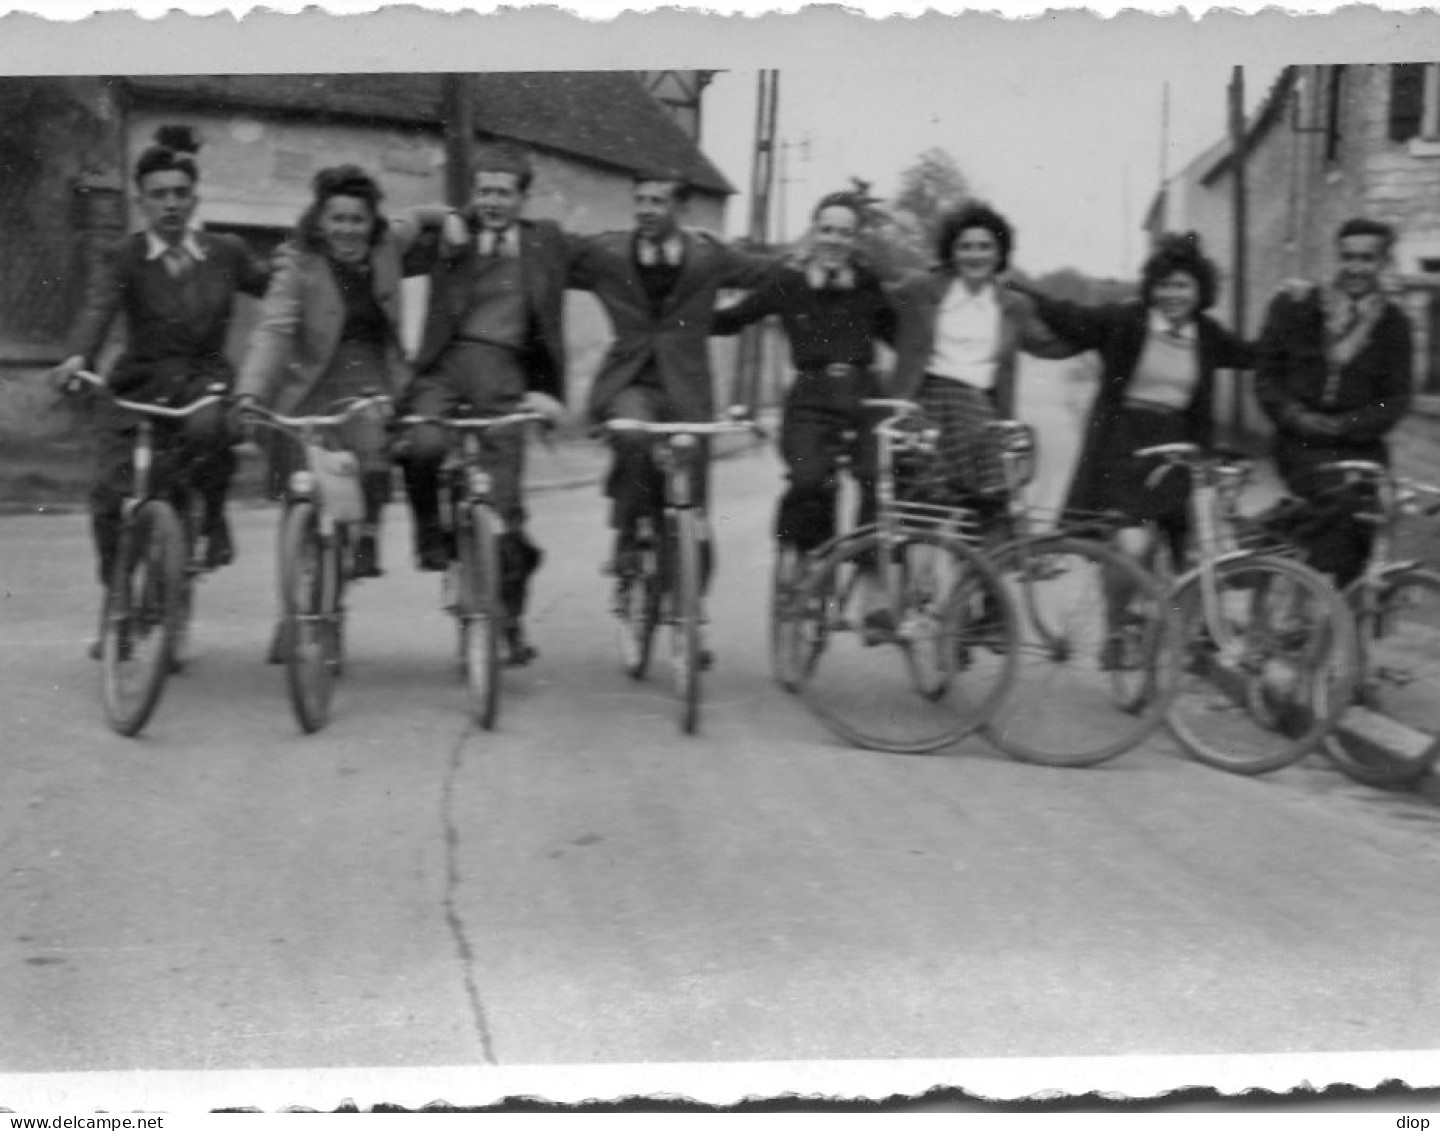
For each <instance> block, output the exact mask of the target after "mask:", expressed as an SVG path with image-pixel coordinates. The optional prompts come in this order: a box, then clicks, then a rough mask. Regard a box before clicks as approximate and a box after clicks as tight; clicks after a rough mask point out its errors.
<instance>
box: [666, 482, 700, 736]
mask: <svg viewBox="0 0 1440 1131" xmlns="http://www.w3.org/2000/svg"><path fill="white" fill-rule="evenodd" d="M666 529H667V533H666V538H665V548H664V558H665V559H667V560H666V561H664V562H662V571H661V573H662V576H664V577H665V578H667V579H668V581H669V586H668V589H669V605H670V607H669V617H668V618H667V619H668V620H669V622H670V663H671V670H672V671H673V672H674V678H675V694H676V696H677V697H678V698H679V700H680V729H681V730H682V731H683V732H684V733H686V734H694V733H695V732H696V730H698V729H699V726H700V668H701V658H700V533H699V530H698V523H697V520H696V518H695V513H694V512H693V511H690V510H681V511H677V512H676V513H675V515H674V517H673V519H667V522H666Z"/></svg>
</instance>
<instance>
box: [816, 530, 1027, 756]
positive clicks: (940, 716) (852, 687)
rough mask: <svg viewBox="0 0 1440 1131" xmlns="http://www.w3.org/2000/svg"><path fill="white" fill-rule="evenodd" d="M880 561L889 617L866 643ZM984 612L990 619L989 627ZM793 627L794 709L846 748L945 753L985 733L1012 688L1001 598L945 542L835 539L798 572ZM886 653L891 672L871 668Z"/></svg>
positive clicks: (1008, 628)
mask: <svg viewBox="0 0 1440 1131" xmlns="http://www.w3.org/2000/svg"><path fill="white" fill-rule="evenodd" d="M882 554H888V555H890V562H891V565H890V568H892V569H894V570H895V571H896V573H895V574H894V576H896V577H898V578H899V586H898V591H899V598H900V601H899V605H900V607H899V609H898V610H894V609H891V610H889V611H888V613H887V614H886V619H888V620H890V621H893V624H891V625H889V626H887V627H885V628H884V629H883V631H881V632H879V633H876V632H874V631H872V628H871V625H870V619H871V617H873V616H874V615H875V613H876V612H877V611H878V610H875V609H871V610H869V611H867V610H866V608H865V606H866V603H867V602H866V598H865V588H866V585H867V581H866V578H867V576H870V577H873V576H874V573H873V568H872V566H873V563H877V562H879V561H880V555H882ZM985 608H988V609H989V610H990V611H991V612H993V613H994V615H995V619H994V620H993V621H991V622H989V623H982V621H983V620H984V618H983V616H982V615H981V614H980V613H979V610H981V609H985ZM897 611H898V614H899V615H898V617H896V615H895V613H896V612H897ZM797 617H798V620H799V628H798V631H797V634H796V639H797V641H798V655H797V657H796V672H797V675H798V678H799V681H800V691H799V694H800V699H801V701H802V702H803V703H804V704H805V706H806V708H807V709H808V710H809V711H810V712H811V713H812V714H813V715H814V716H815V717H816V718H817V719H819V720H820V722H821V723H823V724H824V725H825V726H826V727H827V728H828V729H829V730H830V731H831V732H832V733H833V734H835V735H837V736H838V737H840V738H842V739H844V740H845V741H847V742H849V743H851V744H852V745H855V746H860V747H865V748H867V749H871V750H882V751H886V752H888V753H896V754H925V753H932V752H934V751H936V750H939V749H942V748H943V747H946V746H950V745H953V744H954V743H956V742H958V741H960V740H961V739H962V738H964V737H966V736H967V735H969V734H971V733H973V732H974V731H976V730H977V729H979V728H980V727H982V726H983V725H984V724H985V723H986V721H988V719H989V718H990V717H991V716H992V715H993V714H994V713H995V711H997V710H998V709H999V708H1000V705H1001V703H1002V702H1003V700H1004V696H1005V694H1006V693H1007V692H1008V690H1009V685H1010V683H1011V681H1012V680H1013V679H1014V672H1015V664H1016V657H1015V648H1014V643H1015V612H1014V608H1013V604H1012V602H1011V599H1010V595H1009V594H1008V593H1007V592H1006V590H1005V587H1004V584H1003V583H1002V582H1001V580H1000V577H999V575H998V574H997V573H996V571H995V569H994V567H993V566H992V565H991V564H990V563H989V562H988V561H987V560H986V559H985V558H984V557H983V556H982V555H981V554H980V553H978V552H977V551H976V550H974V549H973V548H972V547H970V546H968V545H967V544H965V543H964V542H963V541H962V540H961V539H959V538H957V537H955V536H953V535H948V534H944V533H941V532H938V531H932V530H907V529H902V530H901V531H899V532H898V533H897V534H896V535H893V536H891V535H886V534H881V533H880V532H879V531H878V530H876V529H874V528H870V529H867V530H862V531H857V532H856V533H854V534H852V535H850V536H848V537H846V538H844V539H841V540H840V541H839V542H837V543H836V544H835V545H834V546H833V547H831V548H830V550H828V551H827V552H826V553H825V554H824V556H823V557H821V558H820V560H819V561H818V562H816V563H815V564H814V565H813V566H812V567H811V568H810V569H809V570H808V571H807V573H806V577H805V581H804V583H803V585H802V586H801V589H800V593H799V596H798V600H797ZM882 646H883V648H882ZM877 649H880V650H879V651H877ZM897 653H898V657H899V663H898V664H897V665H894V666H891V667H885V668H882V667H881V665H880V663H878V662H877V657H890V658H892V659H893V658H894V657H895V655H896V654H897Z"/></svg>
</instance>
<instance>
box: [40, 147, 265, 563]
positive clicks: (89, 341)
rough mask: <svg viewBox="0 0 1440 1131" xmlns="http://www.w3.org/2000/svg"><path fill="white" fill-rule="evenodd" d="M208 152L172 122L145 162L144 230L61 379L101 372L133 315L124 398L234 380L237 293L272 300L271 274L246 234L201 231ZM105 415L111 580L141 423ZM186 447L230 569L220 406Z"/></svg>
mask: <svg viewBox="0 0 1440 1131" xmlns="http://www.w3.org/2000/svg"><path fill="white" fill-rule="evenodd" d="M198 148H199V145H198V142H196V141H195V139H194V138H193V136H191V133H190V130H189V129H188V128H187V127H177V126H165V127H162V128H161V129H160V130H159V131H158V132H157V134H156V144H155V145H153V146H151V147H150V148H148V149H146V150H145V151H144V152H143V153H142V154H141V155H140V158H139V159H138V160H137V162H136V165H135V185H136V189H137V193H136V197H135V199H136V203H137V204H138V205H139V208H140V212H141V214H142V215H143V216H144V218H145V229H144V230H143V231H141V232H137V233H135V234H134V235H131V236H129V237H127V238H126V239H124V240H122V241H121V242H120V243H119V244H117V245H115V246H114V247H112V248H110V249H108V250H107V252H106V253H105V255H104V257H103V259H102V260H101V262H100V263H99V264H98V265H97V268H96V270H95V272H94V273H93V274H92V276H91V277H90V279H89V280H88V283H87V287H86V291H85V297H84V300H83V303H82V306H81V313H80V317H79V320H78V322H77V323H76V325H75V328H74V330H73V331H72V333H71V335H70V341H69V344H68V349H67V353H68V355H69V356H67V358H66V359H65V361H63V362H62V363H61V364H60V365H59V366H57V367H56V369H55V371H54V377H55V379H56V380H57V381H59V382H62V383H63V382H64V381H66V380H67V379H68V378H69V377H70V376H72V375H73V374H74V373H75V372H77V371H79V370H81V369H87V368H94V366H95V363H96V357H97V355H98V354H99V353H100V350H101V347H102V346H103V345H104V344H105V340H106V337H107V335H108V332H109V329H110V326H111V324H112V323H113V322H114V320H115V318H116V316H117V315H119V314H121V313H122V312H123V313H124V316H125V328H126V335H125V337H126V342H125V349H124V351H123V353H121V355H120V357H119V359H118V360H117V361H116V362H115V365H114V367H113V368H112V370H111V372H110V375H109V378H108V380H109V384H110V387H111V388H112V389H114V390H115V392H116V393H118V394H120V395H121V396H124V397H127V398H129V399H132V400H141V401H156V402H164V403H167V404H171V405H177V406H178V405H184V404H187V403H189V402H190V401H193V400H195V399H197V398H198V397H200V396H202V395H204V393H205V391H206V390H207V388H208V387H209V386H210V385H212V384H214V383H217V382H218V383H220V384H223V385H225V386H227V387H228V386H229V385H230V384H231V383H232V381H233V379H234V372H233V370H232V368H231V366H230V363H229V361H228V360H227V359H226V358H225V356H224V352H223V351H224V347H225V338H226V334H227V332H228V331H229V328H230V318H231V315H232V312H233V310H234V306H235V298H236V296H237V295H239V294H247V295H251V296H254V297H256V298H258V297H260V296H261V295H263V294H264V293H265V287H266V285H267V283H268V282H269V279H270V268H269V265H268V264H264V263H262V262H260V261H259V260H258V259H257V258H255V257H254V256H252V255H251V254H250V252H249V250H248V249H247V248H246V246H245V244H244V242H243V241H242V240H240V239H239V238H237V237H235V236H230V235H221V234H213V233H210V232H203V231H200V230H199V229H197V228H195V227H193V226H192V220H193V218H194V214H195V209H196V206H197V205H198V204H199V199H200V198H199V196H198V195H197V194H196V192H195V186H196V184H197V183H198V181H199V178H200V173H199V169H198V167H197V166H196V163H195V158H194V153H195V151H196V150H197V149H198ZM99 411H100V415H99V419H98V426H97V434H98V443H97V468H96V476H95V485H94V487H93V489H92V490H91V495H90V499H91V510H92V521H93V527H94V534H95V543H96V549H97V551H98V557H99V572H100V580H101V584H102V585H107V584H108V579H109V576H110V569H111V563H112V562H113V560H114V556H115V551H116V547H117V542H118V537H119V528H120V506H121V501H122V499H123V497H124V493H125V491H126V490H127V489H128V487H129V484H130V482H131V480H132V470H131V467H130V462H131V456H132V452H133V448H134V437H135V427H136V425H135V421H134V419H133V417H131V416H130V415H129V414H127V413H124V412H122V411H120V410H119V409H116V408H114V407H113V406H104V407H102V408H101V409H100V410H99ZM160 435H161V438H162V439H165V438H167V437H168V436H169V435H170V430H169V429H168V428H165V427H163V426H161V430H160ZM178 440H179V444H178V450H177V453H176V454H177V456H178V459H179V466H181V467H183V468H185V472H184V474H185V475H186V476H187V478H188V482H189V484H190V485H191V486H193V487H194V488H195V489H196V490H197V491H199V493H200V495H201V497H202V498H203V500H204V503H205V518H204V525H203V529H202V530H201V534H202V536H203V537H204V538H205V563H206V565H208V566H210V567H212V568H213V567H216V566H221V565H225V564H226V563H228V562H229V561H230V560H231V559H232V557H233V556H234V545H233V542H232V539H231V536H230V528H229V525H228V523H227V522H226V518H225V497H226V494H227V493H228V491H229V486H230V480H231V477H232V476H233V474H234V470H235V457H234V453H233V452H232V451H231V447H230V445H231V442H232V438H231V436H230V433H229V431H228V429H227V428H226V425H225V416H224V412H223V410H222V409H221V408H220V406H218V405H217V406H214V407H213V408H212V409H207V410H203V411H202V412H199V413H197V414H195V415H194V416H191V417H189V418H188V419H187V420H186V421H185V423H184V424H183V426H181V427H180V429H179V430H178Z"/></svg>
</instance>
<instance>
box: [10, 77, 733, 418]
mask: <svg viewBox="0 0 1440 1131" xmlns="http://www.w3.org/2000/svg"><path fill="white" fill-rule="evenodd" d="M688 74H690V73H688V72H654V73H648V74H641V73H637V72H632V71H609V72H543V73H541V72H533V73H513V74H476V75H470V76H467V81H468V84H469V87H470V90H471V92H472V95H473V118H474V126H475V133H476V137H477V139H478V140H480V141H482V142H483V141H486V140H493V139H500V140H505V141H508V142H511V143H517V144H519V145H521V146H523V147H524V148H525V149H526V150H527V151H528V152H529V153H530V155H531V158H532V160H533V161H534V163H535V167H536V177H535V183H534V185H533V187H532V189H531V194H530V197H531V198H530V205H529V214H530V215H532V216H536V217H543V218H549V219H554V220H558V221H560V222H561V223H563V224H564V225H565V226H566V227H567V228H569V229H570V230H572V231H576V232H582V233H587V232H597V231H604V230H609V229H615V228H625V227H629V226H630V224H631V222H632V221H631V187H632V178H633V176H634V174H635V173H636V172H640V171H657V172H664V173H671V174H674V175H677V176H680V177H683V178H685V179H686V180H687V181H688V182H689V183H690V184H691V185H692V186H693V189H694V195H693V197H692V202H691V205H690V209H689V214H688V217H687V222H688V223H692V224H695V225H698V226H701V227H706V228H709V229H712V230H714V231H720V230H722V229H723V226H724V208H725V203H726V199H727V198H728V196H729V195H730V194H731V193H732V192H733V191H734V190H733V188H732V187H731V185H730V184H729V182H728V181H727V180H726V178H725V177H724V176H723V175H722V174H721V173H720V171H719V170H718V169H717V168H716V167H715V166H714V165H713V164H712V163H711V162H710V161H709V159H707V158H706V157H705V155H704V154H703V153H702V152H701V151H700V149H699V148H698V145H697V143H696V140H695V137H696V135H697V134H698V130H699V121H700V92H701V91H702V90H703V87H704V82H703V81H700V80H691V79H687V77H686V76H687V75H688ZM656 76H660V77H659V78H657V77H656ZM443 81H444V80H443V76H440V75H403V74H368V75H230V76H203V75H200V76H196V75H137V76H124V77H86V78H71V77H50V78H0V247H3V248H4V249H5V250H4V254H3V255H0V431H10V432H15V431H21V432H25V431H33V430H34V429H35V428H37V427H43V426H44V424H43V420H42V418H41V417H40V416H38V415H37V414H36V412H35V410H34V404H33V403H32V402H34V401H35V398H36V397H37V396H38V395H39V394H38V392H37V389H36V382H35V381H34V377H35V375H36V374H37V373H38V372H39V371H40V370H42V369H43V368H45V367H47V366H49V365H52V364H54V362H56V361H57V360H59V350H60V346H61V342H62V341H63V337H64V334H65V332H66V330H67V328H68V326H69V325H70V322H71V320H72V318H73V316H74V312H75V308H76V304H77V301H78V298H79V294H80V289H81V286H82V283H83V276H84V274H85V269H86V264H87V262H88V261H89V260H90V258H91V257H92V255H93V252H94V249H95V248H96V247H98V246H100V245H102V244H103V243H104V242H105V241H108V240H110V239H113V238H115V237H117V236H119V235H121V234H123V233H124V232H126V231H128V230H131V229H132V228H133V227H136V226H138V220H137V219H136V217H135V215H134V214H133V208H134V205H133V201H132V198H131V196H132V188H133V186H132V185H131V183H130V180H129V170H130V168H131V166H132V165H133V159H134V157H135V156H137V155H138V154H139V153H140V151H141V150H142V149H143V148H144V147H145V146H146V145H148V144H149V143H150V141H151V139H152V137H153V135H154V132H155V129H156V127H157V126H159V125H162V124H165V123H171V122H173V123H181V124H186V125H190V126H192V127H193V128H194V129H195V131H196V133H197V134H198V135H199V137H200V138H201V140H202V142H203V148H202V149H201V153H200V161H201V166H202V181H201V184H200V186H199V191H200V197H201V204H200V209H199V212H198V215H197V219H198V221H199V222H200V223H201V224H202V225H203V226H205V227H206V228H209V229H211V230H217V231H228V232H233V233H236V234H238V235H241V236H242V237H244V238H245V239H246V240H248V241H249V242H251V244H252V245H253V246H255V247H256V248H257V250H261V251H265V250H268V249H269V248H270V247H271V246H273V245H274V244H275V243H276V242H277V241H278V240H280V239H281V238H283V237H284V235H285V234H286V232H287V231H288V230H289V229H290V228H291V226H292V225H293V224H294V223H295V220H296V219H297V217H298V216H299V214H300V212H301V210H302V209H303V207H304V206H305V203H306V202H307V200H308V198H309V189H310V180H311V177H312V176H313V175H314V173H315V172H316V171H317V170H318V169H320V168H323V167H325V166H327V165H334V164H339V163H342V162H354V163H355V164H358V165H360V166H362V167H364V168H366V169H368V170H370V171H371V172H372V173H373V174H374V175H375V176H376V177H377V179H378V180H379V181H380V182H381V184H382V186H383V188H384V190H385V193H386V207H387V208H389V209H400V208H404V207H406V206H409V205H414V204H421V203H429V202H434V201H439V200H443V198H444V195H445V176H444V173H445V168H444V165H445V149H444V136H443V124H442V106H443ZM647 84H648V85H647ZM650 86H654V87H655V88H656V91H657V94H663V95H665V97H666V102H664V103H662V102H661V101H660V100H659V99H658V98H657V97H656V96H655V95H652V94H651V93H650V90H649V87H650ZM677 92H680V93H686V92H688V94H689V97H688V98H685V99H681V98H679V97H678V96H677ZM680 102H684V105H678V103H680ZM417 285H418V287H420V288H421V289H420V290H419V291H415V290H412V291H411V292H410V296H409V297H412V298H423V287H424V283H423V281H421V282H419V283H418V284H411V286H412V287H414V286H417ZM568 301H569V303H570V306H569V309H567V319H566V327H567V337H568V338H569V343H570V353H571V374H570V377H571V390H572V397H573V398H574V399H576V400H580V399H582V398H583V396H584V392H585V386H586V383H587V382H588V380H589V376H590V374H591V373H593V372H594V370H595V368H596V366H597V364H598V361H599V357H600V354H601V353H602V352H603V349H604V347H605V345H606V344H607V342H608V325H607V323H606V320H605V318H604V315H603V314H602V313H601V311H600V310H599V307H598V306H597V305H596V304H595V303H594V301H593V300H592V299H590V297H589V296H588V295H579V294H576V295H572V296H571V297H570V299H569V300H568ZM410 306H411V308H412V309H414V310H417V313H418V304H417V303H411V304H410ZM251 320H253V311H251V312H249V313H248V314H247V316H245V317H242V318H241V319H240V320H239V323H238V325H237V327H236V333H235V334H234V336H233V338H234V340H233V341H232V343H231V345H232V352H235V353H238V352H239V351H240V350H242V349H243V347H244V340H245V337H246V334H247V331H248V329H249V325H250V323H251ZM729 368H730V367H729V366H722V367H719V368H718V369H717V371H718V372H728V371H729Z"/></svg>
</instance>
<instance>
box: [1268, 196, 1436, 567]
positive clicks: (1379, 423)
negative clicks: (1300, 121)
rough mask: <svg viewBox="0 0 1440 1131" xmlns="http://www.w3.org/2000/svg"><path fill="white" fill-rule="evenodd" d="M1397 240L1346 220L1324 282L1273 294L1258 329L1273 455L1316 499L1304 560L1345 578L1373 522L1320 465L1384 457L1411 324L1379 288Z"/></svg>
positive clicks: (1290, 479)
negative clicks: (1331, 272) (1360, 515)
mask: <svg viewBox="0 0 1440 1131" xmlns="http://www.w3.org/2000/svg"><path fill="white" fill-rule="evenodd" d="M1394 242H1395V232H1394V230H1393V229H1392V228H1390V227H1389V226H1388V225H1386V224H1382V223H1379V222H1378V221H1375V220H1369V219H1364V218H1357V219H1353V220H1348V221H1346V222H1345V223H1344V224H1343V225H1341V227H1340V230H1339V232H1338V233H1337V235H1336V251H1337V255H1338V259H1339V269H1338V270H1337V272H1336V274H1335V277H1334V280H1333V282H1332V284H1331V286H1330V287H1328V288H1311V289H1310V290H1309V291H1308V293H1303V294H1298V293H1295V291H1294V290H1293V289H1289V290H1285V291H1282V292H1281V293H1280V294H1278V295H1276V297H1275V298H1274V299H1273V300H1272V301H1271V304H1270V309H1269V311H1268V313H1267V315H1266V318H1265V327H1264V330H1263V331H1262V332H1261V336H1260V344H1259V360H1258V363H1257V366H1256V370H1255V392H1256V395H1257V396H1258V398H1259V400H1260V404H1261V406H1262V407H1263V408H1264V410H1265V413H1266V415H1267V416H1269V417H1270V420H1271V421H1272V423H1273V424H1274V426H1275V435H1274V439H1273V441H1272V450H1273V452H1274V456H1275V462H1276V465H1277V466H1278V468H1279V471H1280V474H1281V476H1282V477H1283V478H1284V480H1285V484H1286V486H1287V487H1288V488H1289V489H1290V490H1291V491H1293V492H1294V493H1295V494H1297V495H1299V496H1300V497H1302V498H1310V499H1317V500H1318V501H1319V503H1320V513H1318V514H1317V516H1316V520H1315V521H1314V523H1313V524H1311V523H1307V526H1306V531H1305V533H1303V534H1302V541H1304V543H1305V545H1306V549H1307V550H1308V553H1309V559H1310V562H1311V564H1312V565H1314V566H1315V567H1316V568H1317V569H1320V570H1322V571H1324V572H1326V573H1330V574H1332V575H1334V577H1335V579H1336V583H1337V584H1339V585H1342V586H1343V585H1347V584H1349V582H1350V581H1352V580H1354V579H1355V578H1356V577H1358V576H1359V575H1360V573H1361V571H1362V570H1363V569H1364V567H1365V562H1366V561H1367V560H1368V558H1369V555H1370V546H1371V542H1372V541H1373V529H1372V527H1370V526H1369V525H1368V524H1366V523H1364V522H1361V521H1359V520H1357V519H1356V518H1355V517H1354V512H1355V511H1356V510H1357V509H1358V510H1363V509H1365V501H1364V500H1363V499H1360V498H1358V497H1351V498H1344V497H1341V498H1337V497H1336V496H1335V495H1334V492H1333V489H1334V487H1335V485H1336V480H1335V479H1334V478H1333V477H1330V476H1326V475H1324V474H1321V473H1318V471H1317V469H1318V468H1319V467H1320V466H1321V465H1322V464H1325V463H1329V462H1332V461H1335V460H1345V459H1358V460H1372V461H1375V462H1377V463H1388V462H1389V451H1388V448H1387V446H1386V443H1385V437H1386V435H1387V434H1388V433H1389V432H1390V430H1391V429H1393V428H1394V427H1395V426H1396V425H1397V424H1398V423H1399V422H1400V420H1401V419H1402V418H1403V417H1404V415H1405V413H1406V412H1407V411H1408V409H1409V407H1410V398H1411V371H1412V359H1413V344H1412V335H1413V331H1412V329H1411V325H1410V320H1409V318H1408V317H1407V316H1406V315H1405V313H1404V311H1402V310H1401V309H1400V307H1399V306H1398V305H1397V304H1396V303H1394V302H1392V301H1391V300H1390V299H1389V298H1388V297H1386V295H1385V293H1384V291H1383V289H1382V287H1381V278H1382V276H1383V273H1384V271H1385V270H1386V268H1387V267H1388V266H1389V265H1390V252H1391V248H1392V247H1393V245H1394Z"/></svg>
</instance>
